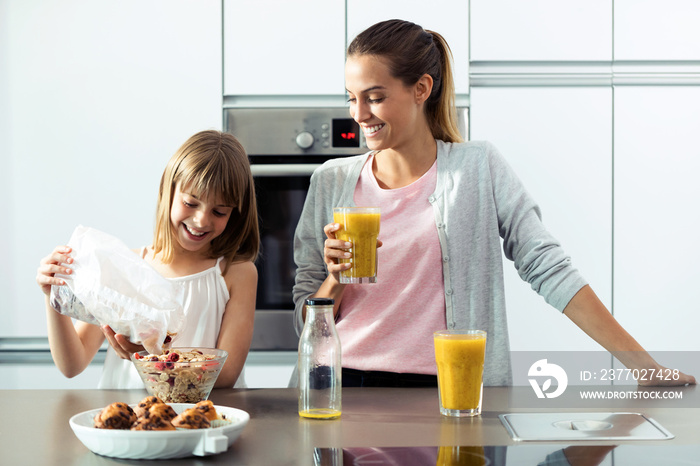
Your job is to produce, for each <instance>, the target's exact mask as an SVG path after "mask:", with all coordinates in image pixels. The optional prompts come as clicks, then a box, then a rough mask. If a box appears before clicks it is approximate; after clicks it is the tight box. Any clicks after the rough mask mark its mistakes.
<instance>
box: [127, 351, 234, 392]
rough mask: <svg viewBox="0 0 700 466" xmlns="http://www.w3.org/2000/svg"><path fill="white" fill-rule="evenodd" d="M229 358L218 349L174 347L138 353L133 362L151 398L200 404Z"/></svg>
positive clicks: (132, 358)
mask: <svg viewBox="0 0 700 466" xmlns="http://www.w3.org/2000/svg"><path fill="white" fill-rule="evenodd" d="M227 357H228V353H227V352H226V351H224V350H220V349H216V348H172V349H170V350H166V351H165V352H164V353H163V354H151V353H149V352H148V351H141V352H139V353H134V354H132V355H131V361H132V362H133V363H134V366H136V370H137V371H138V373H139V375H140V376H141V380H143V383H144V385H145V386H146V391H148V393H149V394H150V395H153V396H157V397H158V398H160V399H161V400H163V401H164V402H166V403H197V402H199V401H202V400H206V399H207V398H208V397H209V393H211V390H212V388H214V384H215V383H216V379H217V378H218V377H219V373H221V369H222V368H223V367H224V363H225V362H226V358H227Z"/></svg>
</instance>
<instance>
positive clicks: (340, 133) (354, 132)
mask: <svg viewBox="0 0 700 466" xmlns="http://www.w3.org/2000/svg"><path fill="white" fill-rule="evenodd" d="M333 147H358V148H359V147H360V125H358V124H357V122H356V121H355V120H353V119H352V118H334V119H333Z"/></svg>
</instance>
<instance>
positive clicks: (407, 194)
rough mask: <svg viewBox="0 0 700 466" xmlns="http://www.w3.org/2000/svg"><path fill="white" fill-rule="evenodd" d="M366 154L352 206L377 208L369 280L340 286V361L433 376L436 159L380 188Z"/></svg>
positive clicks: (438, 260)
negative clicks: (376, 243)
mask: <svg viewBox="0 0 700 466" xmlns="http://www.w3.org/2000/svg"><path fill="white" fill-rule="evenodd" d="M373 159H374V158H373V156H370V157H369V158H368V159H367V163H366V164H365V166H364V167H363V169H362V174H361V175H360V180H359V182H358V184H357V187H356V189H355V195H354V201H355V204H356V205H357V206H359V207H379V208H380V209H381V228H380V232H379V239H380V240H381V241H382V242H383V245H382V247H381V248H379V249H378V251H377V256H378V259H377V260H378V264H377V283H372V284H362V285H348V286H347V287H346V288H345V292H344V294H343V300H342V302H341V305H340V315H339V319H338V323H337V329H338V334H339V335H340V341H341V346H342V351H343V356H342V359H343V367H349V368H352V369H360V370H378V371H390V372H412V373H416V374H435V373H436V368H435V350H434V347H433V332H434V331H436V330H441V329H445V328H446V324H445V294H444V282H443V276H442V253H441V250H440V243H439V241H438V233H437V228H436V226H435V214H434V213H433V207H432V206H431V205H430V203H429V202H428V197H429V196H430V195H431V194H432V193H433V192H434V191H435V185H436V183H437V162H436V163H434V164H433V166H432V167H431V168H430V169H429V170H428V171H427V172H426V173H425V174H424V175H423V176H422V177H421V178H420V179H418V180H416V181H415V182H414V183H412V184H410V185H408V186H405V187H403V188H399V189H382V188H380V187H379V184H378V183H377V180H376V179H375V177H374V174H373V173H372V161H373Z"/></svg>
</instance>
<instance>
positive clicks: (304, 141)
mask: <svg viewBox="0 0 700 466" xmlns="http://www.w3.org/2000/svg"><path fill="white" fill-rule="evenodd" d="M313 145H314V135H313V134H311V133H309V132H308V131H302V132H301V133H299V134H297V146H299V147H301V148H302V149H308V148H309V147H311V146H313Z"/></svg>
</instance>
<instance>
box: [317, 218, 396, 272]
mask: <svg viewBox="0 0 700 466" xmlns="http://www.w3.org/2000/svg"><path fill="white" fill-rule="evenodd" d="M338 230H340V224H339V223H329V224H328V225H326V226H325V227H323V232H324V233H325V234H326V237H327V239H326V241H325V243H324V244H323V260H324V262H325V263H326V268H327V269H328V273H329V274H330V275H332V276H333V278H335V280H336V281H338V282H340V276H339V274H340V272H341V271H342V270H347V269H349V268H350V267H352V264H350V263H343V264H340V263H339V262H338V260H339V259H350V258H351V257H352V253H351V252H350V251H349V249H350V248H351V247H352V243H349V242H347V241H342V240H340V239H337V238H336V236H335V233H336V232H337V231H338ZM381 246H382V242H381V241H380V240H377V247H378V248H379V247H381Z"/></svg>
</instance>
